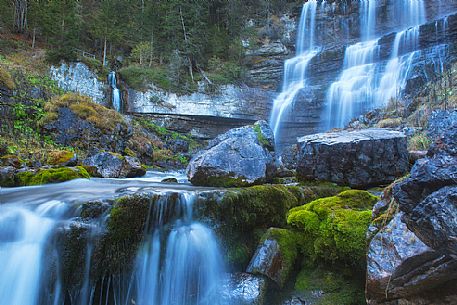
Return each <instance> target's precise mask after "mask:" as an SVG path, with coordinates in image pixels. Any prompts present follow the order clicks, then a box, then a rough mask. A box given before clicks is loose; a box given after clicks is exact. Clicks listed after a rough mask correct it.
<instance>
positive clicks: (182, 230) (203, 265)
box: [125, 193, 224, 305]
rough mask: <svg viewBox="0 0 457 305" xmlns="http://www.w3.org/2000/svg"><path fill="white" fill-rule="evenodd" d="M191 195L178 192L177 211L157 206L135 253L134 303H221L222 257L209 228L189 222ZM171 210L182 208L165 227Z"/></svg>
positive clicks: (205, 304) (166, 204) (165, 203)
mask: <svg viewBox="0 0 457 305" xmlns="http://www.w3.org/2000/svg"><path fill="white" fill-rule="evenodd" d="M195 198H196V197H195V194H191V193H181V194H180V196H179V198H178V208H177V209H176V207H174V206H172V205H170V203H169V202H166V201H162V202H160V203H159V205H158V207H156V208H155V212H154V217H153V218H152V220H151V222H152V223H151V226H152V228H151V232H150V233H149V237H148V238H147V240H146V242H145V244H144V245H143V248H142V249H141V251H140V253H139V254H138V257H137V263H136V270H135V271H134V280H133V284H134V283H137V287H136V291H137V292H136V294H135V296H133V299H135V302H136V304H143V305H155V304H161V305H174V304H179V305H217V304H219V303H220V300H219V291H220V288H221V286H220V284H221V283H222V278H223V277H222V275H223V273H224V272H223V267H222V261H221V257H222V256H221V254H220V252H219V249H218V245H217V243H216V238H215V236H214V234H213V232H212V231H211V230H210V229H208V228H207V227H205V226H204V225H202V224H201V223H198V222H195V221H193V220H192V206H193V203H194V201H195ZM171 211H181V212H178V215H179V214H181V216H178V215H175V217H176V216H178V217H177V218H178V219H177V220H176V222H175V223H174V225H173V227H172V228H171V230H170V231H168V230H167V229H166V226H165V224H166V221H165V217H170V214H173V212H171ZM170 212H171V213H170ZM167 215H168V216H167ZM167 236H168V237H167ZM162 241H164V242H162ZM165 241H166V242H165ZM127 299H131V298H130V297H129V298H127ZM129 304H130V302H128V303H126V304H125V305H129Z"/></svg>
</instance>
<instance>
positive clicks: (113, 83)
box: [108, 71, 122, 112]
mask: <svg viewBox="0 0 457 305" xmlns="http://www.w3.org/2000/svg"><path fill="white" fill-rule="evenodd" d="M108 83H109V85H110V88H111V95H112V96H111V104H112V106H113V108H114V110H116V111H117V112H122V100H121V91H120V90H119V88H118V87H117V79H116V72H114V71H111V72H110V73H109V74H108Z"/></svg>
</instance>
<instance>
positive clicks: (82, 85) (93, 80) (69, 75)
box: [49, 62, 107, 104]
mask: <svg viewBox="0 0 457 305" xmlns="http://www.w3.org/2000/svg"><path fill="white" fill-rule="evenodd" d="M49 73H50V76H51V78H52V79H53V80H55V81H56V82H57V85H58V86H59V88H62V89H63V90H66V91H71V92H78V93H80V94H83V95H87V96H89V97H91V98H92V99H93V100H94V102H97V103H99V104H105V103H107V100H106V94H105V92H106V88H107V87H106V84H105V83H104V82H102V81H100V80H99V79H98V78H97V75H95V73H94V72H92V71H91V70H90V69H89V67H88V66H86V65H85V64H83V63H80V62H78V63H70V64H65V63H64V64H61V65H60V66H58V67H56V66H52V67H51V69H50V72H49Z"/></svg>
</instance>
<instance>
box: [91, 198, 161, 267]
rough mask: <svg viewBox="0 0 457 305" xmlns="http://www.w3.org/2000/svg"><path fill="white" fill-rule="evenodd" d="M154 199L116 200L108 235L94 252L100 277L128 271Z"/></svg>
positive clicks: (108, 225) (110, 218) (110, 216)
mask: <svg viewBox="0 0 457 305" xmlns="http://www.w3.org/2000/svg"><path fill="white" fill-rule="evenodd" d="M154 201H155V197H154V196H153V197H151V196H150V195H146V194H140V195H129V196H124V197H121V198H119V199H117V200H116V201H115V202H114V205H113V208H112V209H111V211H110V214H109V219H108V221H107V232H106V234H105V236H104V237H103V239H102V242H101V243H100V248H99V249H97V250H96V251H95V259H94V261H96V262H97V263H98V265H97V266H95V268H96V269H97V270H99V273H100V274H103V273H106V272H108V273H109V272H111V273H118V272H119V271H120V270H126V271H127V270H130V268H131V265H132V263H133V262H134V258H135V255H136V253H137V251H138V247H139V245H140V242H141V240H142V238H143V235H144V233H145V227H146V222H147V219H148V215H149V213H150V209H151V205H152V204H153V203H154Z"/></svg>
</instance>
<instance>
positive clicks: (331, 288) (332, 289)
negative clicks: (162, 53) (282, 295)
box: [295, 266, 366, 305]
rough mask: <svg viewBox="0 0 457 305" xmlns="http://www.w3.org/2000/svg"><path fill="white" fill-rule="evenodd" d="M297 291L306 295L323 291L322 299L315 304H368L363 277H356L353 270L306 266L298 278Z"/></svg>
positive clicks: (296, 282)
mask: <svg viewBox="0 0 457 305" xmlns="http://www.w3.org/2000/svg"><path fill="white" fill-rule="evenodd" d="M295 290H297V291H299V292H300V293H303V294H305V295H312V294H313V292H315V291H322V292H323V294H322V297H321V298H318V299H317V300H316V302H315V303H313V304H319V305H335V304H338V305H361V304H366V302H365V294H364V280H363V277H358V276H355V275H354V274H353V272H352V271H351V270H348V269H342V268H341V267H338V266H331V267H330V268H329V267H327V268H325V267H314V266H305V267H304V268H302V270H301V271H300V273H299V274H298V276H297V279H296V281H295Z"/></svg>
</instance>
